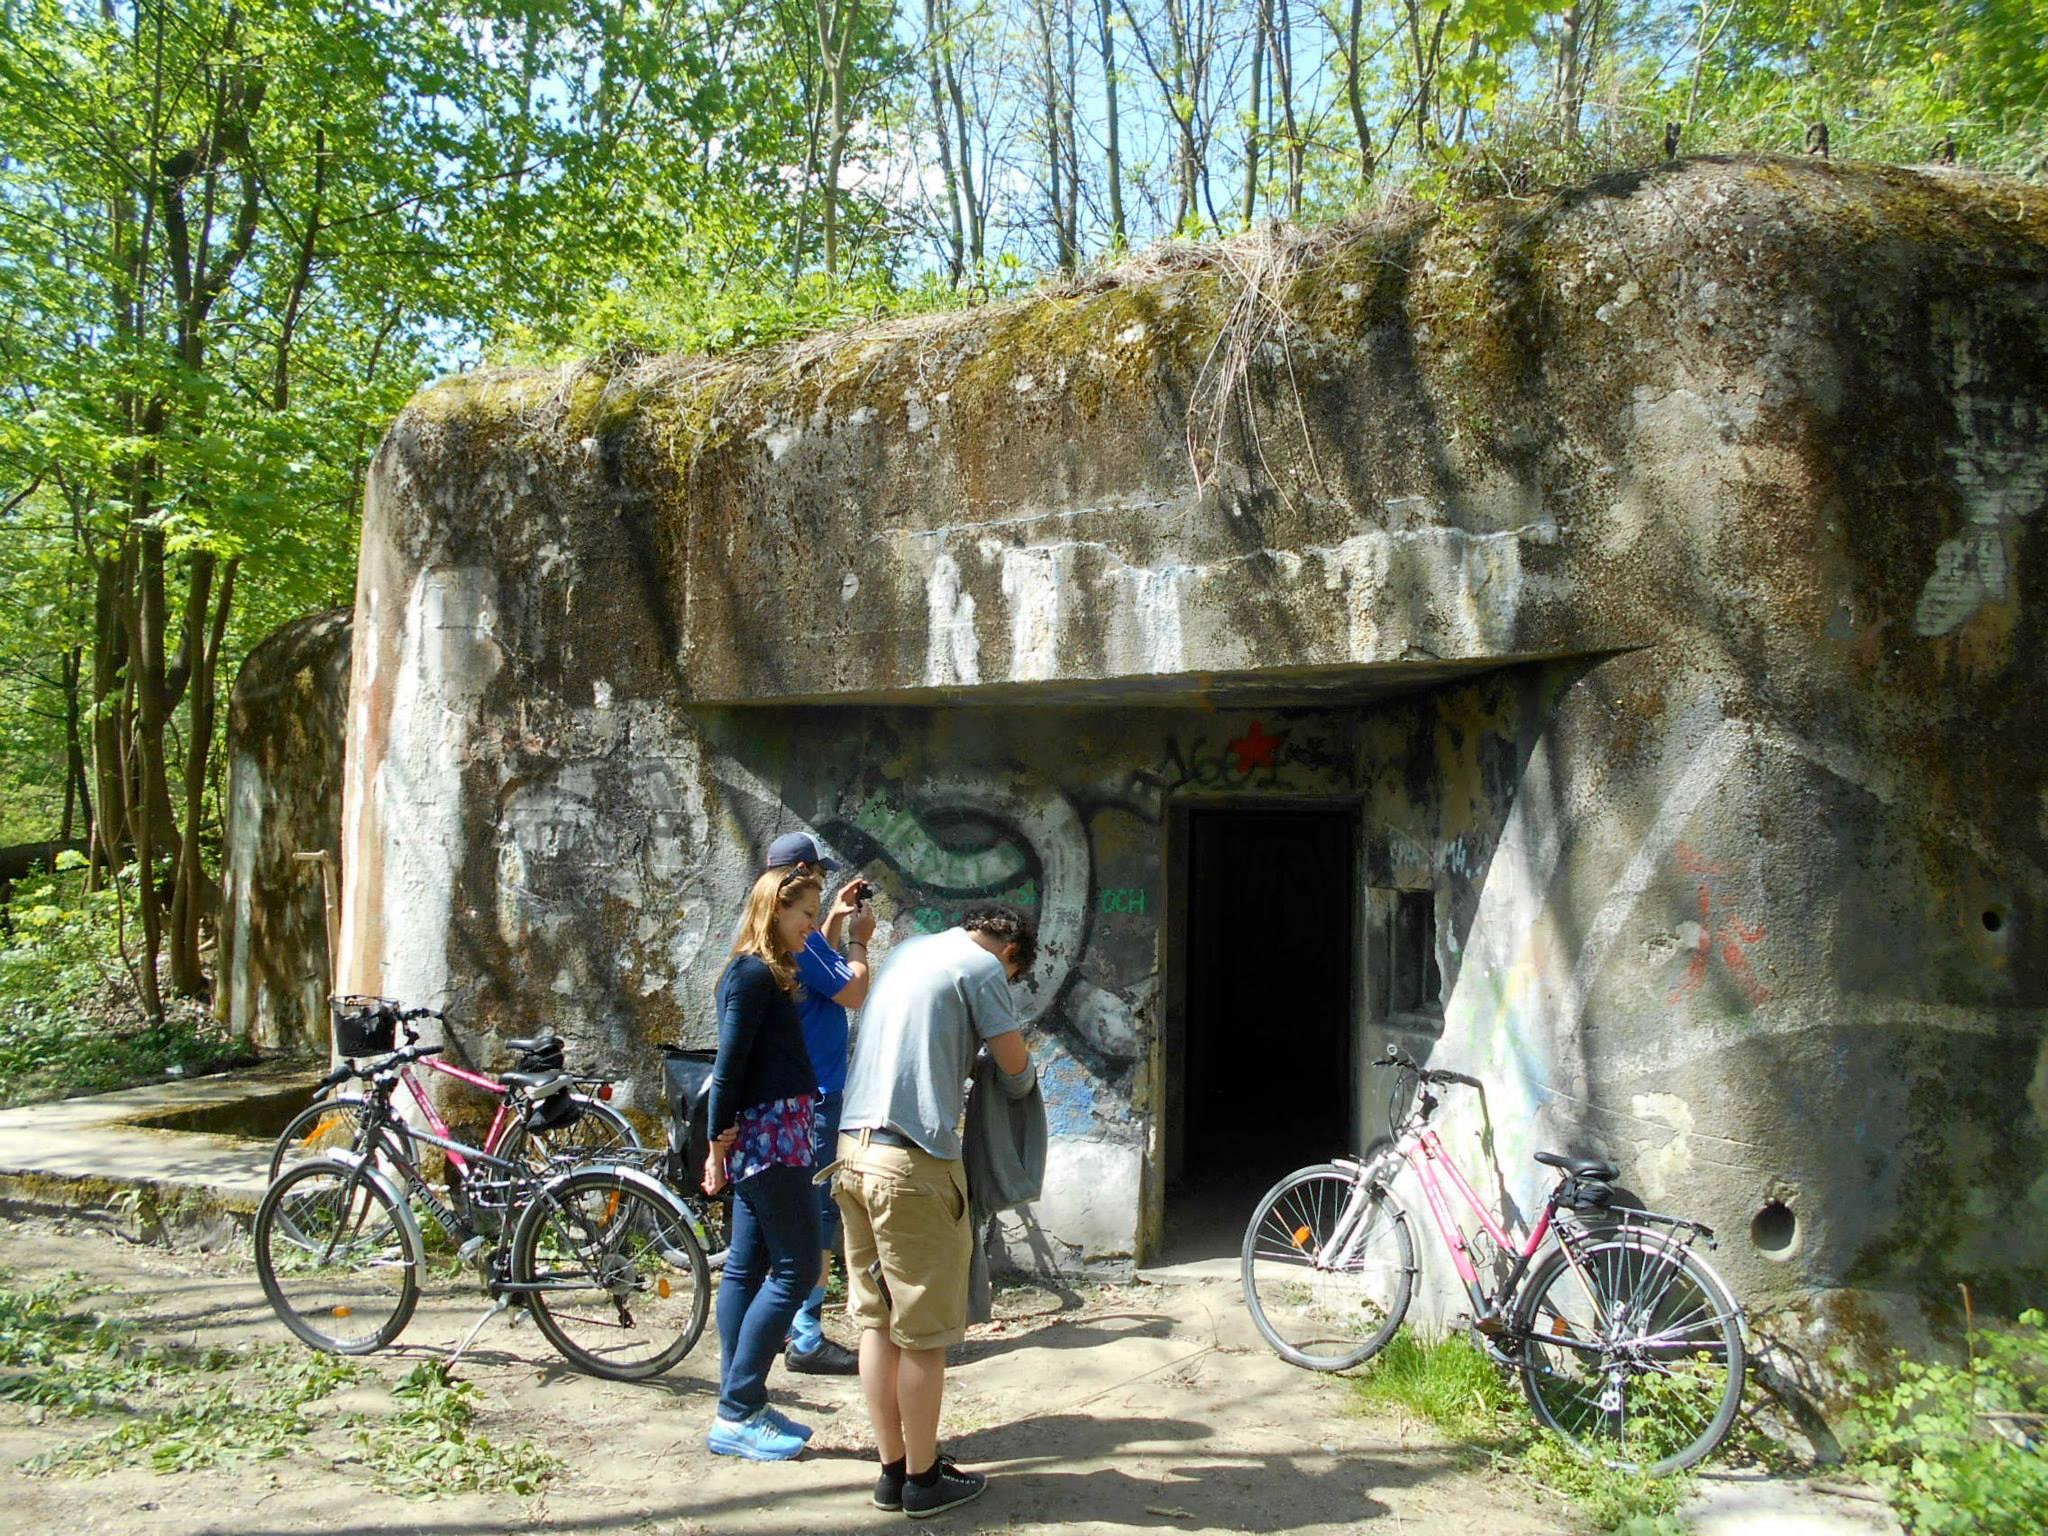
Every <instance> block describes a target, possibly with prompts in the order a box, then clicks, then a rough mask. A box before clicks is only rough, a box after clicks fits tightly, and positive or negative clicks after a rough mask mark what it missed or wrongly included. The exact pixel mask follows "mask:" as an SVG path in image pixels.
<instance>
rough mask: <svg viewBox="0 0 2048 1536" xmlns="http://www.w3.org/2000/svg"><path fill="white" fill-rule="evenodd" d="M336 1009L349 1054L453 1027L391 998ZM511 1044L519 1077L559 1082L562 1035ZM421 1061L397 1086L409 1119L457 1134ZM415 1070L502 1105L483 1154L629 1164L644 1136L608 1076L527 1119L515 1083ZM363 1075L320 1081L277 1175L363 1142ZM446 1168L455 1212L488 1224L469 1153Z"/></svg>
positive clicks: (578, 1086) (399, 1131)
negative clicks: (428, 1026)
mask: <svg viewBox="0 0 2048 1536" xmlns="http://www.w3.org/2000/svg"><path fill="white" fill-rule="evenodd" d="M329 1007H330V1008H331V1009H332V1011H333V1014H334V1040H335V1048H336V1050H337V1051H338V1052H339V1054H341V1055H342V1056H345V1057H363V1056H374V1055H382V1054H386V1053H389V1052H390V1051H391V1050H392V1049H393V1047H394V1045H395V1043H396V1039H397V1034H398V1032H399V1031H401V1030H402V1031H403V1032H404V1035H405V1043H406V1044H407V1045H408V1046H410V1045H416V1044H418V1043H419V1031H418V1030H416V1029H415V1028H414V1027H413V1026H414V1024H415V1023H416V1022H417V1021H420V1020H427V1019H431V1020H433V1021H435V1022H436V1023H439V1024H442V1025H445V1024H446V1023H447V1018H446V1016H445V1015H444V1014H442V1013H441V1012H440V1011H439V1010H438V1009H434V1008H403V1007H400V1006H399V1004H397V1003H396V1002H394V1001H392V1000H391V999H390V998H384V997H361V996H340V997H334V998H331V999H329ZM505 1045H506V1047H507V1049H509V1050H511V1051H513V1052H515V1053H516V1056H515V1060H514V1063H513V1067H512V1071H513V1073H514V1074H515V1075H519V1076H524V1077H528V1078H531V1077H535V1076H552V1075H553V1074H555V1073H558V1072H561V1071H563V1070H564V1069H565V1066H566V1062H565V1056H564V1049H563V1044H562V1039H561V1036H559V1035H553V1034H548V1035H535V1036H532V1037H530V1038H527V1039H521V1040H508V1041H506V1042H505ZM413 1065H414V1064H412V1063H407V1064H406V1065H405V1066H403V1067H402V1068H401V1069H400V1072H399V1087H400V1088H401V1089H403V1090H404V1093H405V1095H406V1098H407V1100H408V1101H409V1107H410V1111H411V1114H412V1115H413V1116H414V1117H416V1118H417V1119H418V1120H420V1121H422V1122H424V1124H425V1125H426V1127H427V1129H428V1130H430V1131H432V1132H433V1133H434V1134H435V1135H437V1136H450V1135H453V1134H454V1133H453V1132H452V1131H451V1130H450V1129H449V1126H448V1122H447V1121H446V1120H444V1119H443V1118H442V1116H441V1112H440V1110H439V1109H438V1108H437V1107H436V1105H435V1103H434V1099H433V1095H432V1094H430V1093H429V1092H428V1091H427V1090H426V1087H425V1085H424V1083H423V1082H422V1081H421V1080H420V1078H419V1077H418V1076H417V1075H416V1074H415V1072H414V1071H413ZM417 1065H418V1066H420V1067H423V1068H425V1069H427V1070H428V1071H430V1072H434V1073H439V1074H441V1075H444V1076H447V1077H452V1078H454V1079H455V1080H456V1081H458V1082H461V1083H466V1084H468V1085H469V1086H470V1087H472V1088H476V1089H480V1090H481V1091H483V1092H485V1093H488V1094H492V1095H495V1096H496V1097H497V1098H498V1099H499V1101H500V1102H499V1104H498V1106H497V1110H496V1112H495V1113H494V1114H493V1116H492V1118H491V1125H490V1129H489V1130H488V1131H487V1132H485V1134H484V1139H483V1149H484V1151H485V1152H487V1153H489V1154H490V1155H491V1156H493V1157H502V1158H506V1159H509V1160H512V1161H515V1162H531V1163H532V1164H533V1165H534V1166H535V1167H537V1168H539V1167H546V1166H548V1165H549V1164H550V1163H552V1162H554V1161H557V1160H559V1159H562V1158H571V1159H575V1160H577V1161H584V1162H587V1161H590V1160H592V1159H594V1158H598V1157H606V1156H618V1157H625V1158H630V1156H631V1154H633V1153H636V1152H638V1151H639V1150H640V1136H639V1133H638V1132H636V1131H635V1130H634V1129H633V1125H632V1122H630V1121H629V1120H627V1119H626V1117H625V1116H624V1115H622V1114H620V1113H619V1111H618V1110H616V1109H614V1108H613V1107H612V1106H611V1104H610V1103H609V1102H608V1101H609V1100H610V1098H611V1091H612V1089H611V1083H610V1081H609V1080H608V1079H606V1078H603V1077H597V1076H593V1075H591V1074H589V1073H577V1074H574V1075H573V1077H572V1080H571V1087H570V1091H569V1092H568V1094H566V1095H564V1096H561V1097H552V1096H551V1097H550V1098H549V1099H548V1101H547V1103H546V1105H545V1107H544V1108H543V1109H542V1110H541V1111H540V1112H539V1113H536V1114H531V1115H527V1114H521V1113H519V1112H518V1105H519V1097H518V1094H517V1093H516V1091H515V1090H514V1089H513V1088H512V1087H511V1086H510V1082H511V1079H510V1078H497V1077H492V1076H490V1075H489V1074H488V1073H483V1072H473V1071H470V1070H469V1069H467V1068H465V1067H458V1066H456V1065H455V1064H454V1063H453V1062H449V1061H444V1060H442V1059H441V1058H440V1057H439V1056H437V1055H436V1056H427V1057H424V1058H422V1059H421V1060H420V1061H419V1062H418V1063H417ZM360 1075H361V1074H359V1073H358V1072H356V1070H355V1069H354V1068H353V1067H351V1066H348V1065H343V1066H340V1067H337V1068H336V1069H335V1070H334V1071H332V1072H330V1073H328V1074H327V1076H326V1077H324V1078H322V1079H321V1080H320V1082H319V1083H318V1084H316V1085H315V1087H314V1099H313V1102H312V1103H311V1104H309V1105H307V1106H306V1108H304V1109H302V1110H300V1111H299V1113H298V1114H296V1115H294V1116H293V1117H292V1119H291V1120H290V1122H289V1123H287V1124H286V1126H285V1128H284V1130H283V1131H281V1132H280V1133H279V1134H278V1138H277V1141H276V1142H275V1144H274V1145H273V1146H272V1147H271V1149H270V1177H271V1178H272V1179H275V1178H276V1177H277V1176H278V1175H279V1174H280V1173H282V1172H283V1171H284V1170H285V1168H286V1166H287V1165H289V1164H291V1163H293V1162H296V1161H298V1160H299V1159H300V1158H304V1157H314V1156H318V1155H319V1154H321V1153H323V1152H328V1151H332V1150H335V1149H348V1148H353V1147H355V1146H356V1145H357V1143H358V1141H359V1140H360V1135H361V1129H362V1126H361V1120H362V1114H363V1100H362V1098H361V1096H360V1095H359V1094H355V1093H351V1092H349V1091H348V1090H349V1087H350V1082H351V1079H353V1078H356V1077H359V1076H360ZM389 1134H390V1135H391V1136H393V1137H394V1138H397V1139H399V1140H401V1141H402V1140H403V1139H404V1138H405V1137H406V1136H407V1135H408V1134H409V1127H408V1126H407V1124H406V1121H405V1120H403V1119H401V1120H399V1121H397V1122H396V1123H395V1124H394V1125H393V1126H392V1127H391V1129H390V1132H389ZM448 1169H449V1200H450V1202H451V1203H452V1204H453V1205H454V1206H455V1208H456V1210H458V1211H460V1212H462V1213H463V1214H464V1215H465V1217H467V1218H470V1219H472V1220H476V1221H480V1222H485V1223H487V1222H489V1221H490V1220H491V1213H490V1212H489V1211H487V1210H478V1211H474V1212H472V1211H471V1210H470V1209H469V1204H470V1200H469V1191H468V1188H467V1185H466V1184H465V1183H464V1182H463V1181H464V1179H465V1177H466V1175H467V1172H468V1169H467V1167H466V1165H465V1164H464V1162H463V1160H462V1159H461V1157H459V1156H457V1155H455V1154H452V1153H451V1154H450V1155H449V1161H448Z"/></svg>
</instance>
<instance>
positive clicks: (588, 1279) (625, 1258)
mask: <svg viewBox="0 0 2048 1536" xmlns="http://www.w3.org/2000/svg"><path fill="white" fill-rule="evenodd" d="M510 1272H511V1278H512V1281H513V1283H514V1284H515V1285H517V1286H519V1287H520V1288H521V1289H520V1294H521V1295H523V1296H524V1297H525V1298H526V1302H527V1305H528V1308H529V1309H530V1310H531V1311H532V1313H533V1320H534V1321H535V1322H536V1323H537V1324H539V1325H540V1331H541V1332H542V1333H543V1334H544V1335H546V1337H547V1341H548V1342H549V1343H550V1344H552V1345H554V1346H555V1348H556V1349H558V1350H559V1351H561V1353H562V1356H563V1358H564V1359H566V1360H568V1361H569V1362H570V1363H571V1364H572V1365H575V1366H577V1367H578V1368H580V1369H582V1370H585V1371H588V1372H590V1373H591V1374H592V1375H593V1376H603V1377H606V1378H608V1379H610V1380H613V1381H639V1380H642V1379H644V1378H646V1377H649V1376H659V1375H660V1374H661V1373H662V1372H663V1371H666V1370H668V1369H669V1368H670V1367H671V1366H673V1365H674V1364H675V1363H676V1362H677V1361H678V1360H680V1359H682V1358H683V1356H684V1355H686V1354H688V1353H689V1352H690V1350H691V1348H692V1347H693V1346H695V1344H696V1342H697V1340H698V1339H699V1338H700V1337H701V1336H702V1335H703V1332H704V1320H705V1317H706V1315H707V1313H708V1311H709V1308H710V1303H711V1274H710V1270H709V1268H708V1267H707V1266H706V1264H705V1262H704V1250H703V1248H702V1247H701V1246H700V1245H699V1244H698V1242H697V1238H696V1234H695V1233H693V1232H692V1231H691V1230H690V1215H689V1212H688V1211H686V1210H684V1209H683V1206H682V1204H681V1202H680V1201H678V1200H677V1199H676V1198H675V1196H674V1195H673V1194H671V1193H670V1192H669V1191H667V1190H665V1189H662V1188H661V1187H660V1186H659V1185H657V1184H654V1183H653V1181H652V1180H649V1179H645V1178H635V1177H631V1176H628V1175H627V1174H626V1173H624V1172H623V1171H622V1170H620V1169H617V1168H608V1167H591V1168H583V1169H578V1170H577V1171H576V1172H574V1173H571V1174H570V1175H569V1176H568V1177H567V1178H565V1179H561V1180H559V1181H557V1182H556V1183H554V1184H552V1185H550V1186H549V1187H548V1188H546V1189H544V1190H541V1191H539V1192H538V1193H536V1194H535V1195H534V1196H533V1198H532V1199H531V1200H530V1201H528V1202H527V1204H526V1206H525V1208H524V1209H523V1210H522V1211H521V1212H520V1215H519V1224H518V1226H517V1227H516V1228H515V1229H514V1231H513V1234H512V1256H511V1270H510Z"/></svg>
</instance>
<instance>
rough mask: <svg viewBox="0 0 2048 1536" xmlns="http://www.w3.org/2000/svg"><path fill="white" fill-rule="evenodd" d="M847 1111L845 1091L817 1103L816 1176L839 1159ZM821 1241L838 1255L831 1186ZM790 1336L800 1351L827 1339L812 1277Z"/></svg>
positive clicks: (823, 1201) (819, 1291) (820, 1295)
mask: <svg viewBox="0 0 2048 1536" xmlns="http://www.w3.org/2000/svg"><path fill="white" fill-rule="evenodd" d="M845 1108H846V1094H845V1092H844V1090H841V1091H840V1092H837V1093H828V1094H826V1095H824V1096H823V1097H822V1098H820V1099H819V1100H818V1118H817V1130H816V1132H815V1133H814V1134H813V1135H812V1137H811V1171H812V1172H814V1173H815V1172H816V1171H817V1170H818V1169H820V1168H822V1167H824V1166H825V1165H826V1164H827V1163H829V1162H831V1161H832V1159H833V1158H835V1157H837V1156H838V1155H839V1115H840V1112H841V1111H842V1110H844V1109H845ZM818 1238H819V1245H820V1248H821V1249H822V1251H823V1252H825V1253H837V1252H838V1251H839V1202H838V1201H837V1200H834V1199H833V1198H832V1186H831V1185H830V1184H822V1185H820V1186H819V1187H818ZM789 1336H790V1339H791V1341H792V1342H793V1343H794V1344H795V1345H796V1347H797V1348H798V1349H800V1350H804V1351H807V1352H808V1351H810V1350H814V1349H816V1348H817V1347H818V1345H819V1344H820V1343H821V1342H822V1341H823V1339H824V1337H825V1287H824V1286H823V1285H822V1284H819V1283H818V1281H817V1277H816V1276H815V1275H814V1276H812V1283H811V1290H810V1294H809V1295H808V1296H806V1297H804V1300H803V1305H802V1306H800V1307H798V1308H797V1310H796V1318H795V1320H794V1321H793V1322H792V1323H791V1324H790V1329H789Z"/></svg>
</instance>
